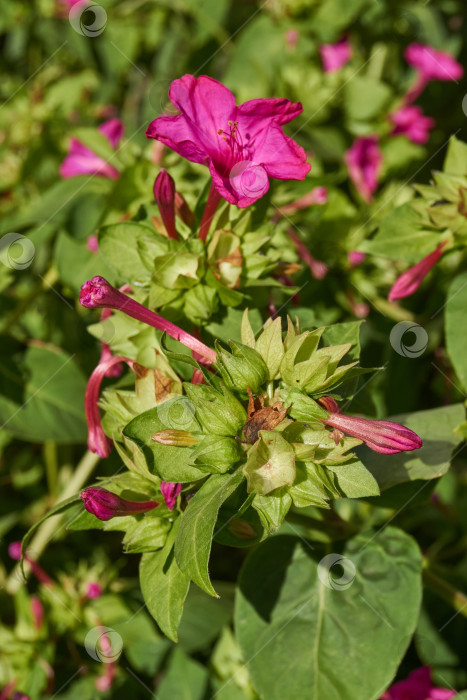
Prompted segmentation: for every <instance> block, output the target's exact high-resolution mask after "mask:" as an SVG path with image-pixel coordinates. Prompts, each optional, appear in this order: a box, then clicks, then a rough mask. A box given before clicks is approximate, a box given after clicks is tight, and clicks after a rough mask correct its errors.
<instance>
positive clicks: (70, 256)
mask: <svg viewBox="0 0 467 700" xmlns="http://www.w3.org/2000/svg"><path fill="white" fill-rule="evenodd" d="M55 263H56V265H57V269H58V274H59V276H60V279H61V280H62V282H63V283H64V284H67V285H69V286H70V287H71V288H72V290H73V291H74V292H75V293H77V292H79V290H80V288H81V285H82V284H83V282H84V281H85V280H89V279H92V277H94V276H95V275H102V277H105V278H106V279H107V280H108V281H109V282H110V283H111V284H113V283H114V282H115V281H116V280H115V273H114V271H113V270H112V269H111V268H110V267H109V266H108V265H107V263H106V261H105V260H104V259H103V258H102V256H101V254H100V251H98V252H97V253H91V251H89V250H88V249H87V248H86V246H85V245H84V241H77V240H75V239H74V238H71V237H70V236H68V235H67V234H66V233H63V232H61V233H60V234H59V236H58V238H57V243H56V246H55Z"/></svg>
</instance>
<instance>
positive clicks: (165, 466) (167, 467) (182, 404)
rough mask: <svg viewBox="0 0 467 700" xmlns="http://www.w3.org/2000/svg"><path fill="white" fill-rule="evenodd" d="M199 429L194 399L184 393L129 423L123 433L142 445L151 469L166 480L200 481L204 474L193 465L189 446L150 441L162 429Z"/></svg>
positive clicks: (196, 430)
mask: <svg viewBox="0 0 467 700" xmlns="http://www.w3.org/2000/svg"><path fill="white" fill-rule="evenodd" d="M167 429H173V430H187V431H188V432H194V433H197V432H200V428H199V425H198V423H197V421H196V420H195V418H194V409H193V408H192V404H191V402H190V401H189V400H188V399H187V398H186V397H182V396H177V397H174V398H172V399H167V401H163V402H162V403H160V404H158V405H157V406H155V407H154V408H151V409H150V410H149V411H145V412H144V413H141V414H140V415H139V416H137V417H136V418H133V420H132V421H130V422H129V423H128V425H127V426H126V427H125V429H124V431H123V434H124V435H125V436H126V437H128V438H130V439H131V440H133V441H134V442H135V443H136V444H137V445H139V446H140V447H142V448H143V452H144V454H145V456H146V459H147V461H148V465H149V467H150V470H151V471H153V472H154V473H156V474H158V475H159V476H160V477H161V479H163V480H164V481H173V482H181V483H186V482H188V481H198V479H202V478H203V477H204V476H205V475H204V474H203V472H202V471H200V470H199V469H198V468H197V467H193V466H191V448H190V447H172V446H169V445H161V444H159V443H158V442H155V441H154V440H151V435H153V434H154V433H157V432H159V431H160V430H167Z"/></svg>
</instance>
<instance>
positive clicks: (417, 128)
mask: <svg viewBox="0 0 467 700" xmlns="http://www.w3.org/2000/svg"><path fill="white" fill-rule="evenodd" d="M389 119H390V120H391V122H392V123H393V124H394V129H393V131H392V133H393V135H394V136H396V135H397V134H403V135H404V136H407V138H408V139H410V141H413V142H414V143H426V142H427V141H428V139H429V138H430V129H433V128H434V127H435V125H436V122H435V120H434V119H432V118H431V117H426V116H425V115H424V114H423V110H422V108H421V107H418V106H416V105H407V106H405V107H401V108H400V109H398V110H397V112H393V114H390V115H389Z"/></svg>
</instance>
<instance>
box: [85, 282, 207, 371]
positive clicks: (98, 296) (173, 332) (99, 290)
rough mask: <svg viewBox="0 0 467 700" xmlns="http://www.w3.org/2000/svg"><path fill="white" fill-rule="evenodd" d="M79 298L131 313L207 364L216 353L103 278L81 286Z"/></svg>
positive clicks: (89, 303) (92, 307)
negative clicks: (186, 348) (196, 354)
mask: <svg viewBox="0 0 467 700" xmlns="http://www.w3.org/2000/svg"><path fill="white" fill-rule="evenodd" d="M79 300H80V302H81V304H82V305H83V306H86V307H87V308H90V309H95V308H109V309H118V310H119V311H123V313H125V314H127V316H131V318H135V319H136V320H137V321H142V323H146V324H147V325H148V326H152V327H153V328H157V330H160V331H165V332H166V333H167V335H170V337H171V338H174V339H175V340H178V341H179V342H180V343H183V345H186V347H188V348H190V349H191V350H193V351H195V352H197V353H198V354H199V355H201V356H202V357H204V358H205V360H207V361H208V362H209V363H211V364H212V363H214V362H216V359H217V354H216V352H215V351H214V350H211V348H208V346H207V345H205V344H204V343H202V342H201V341H200V340H197V338H194V337H193V336H192V335H190V334H189V333H186V332H185V331H183V330H182V329H181V328H179V327H178V326H176V325H175V324H173V323H171V322H170V321H166V320H165V319H164V318H162V316H159V315H158V314H156V313H154V311H150V309H147V308H146V307H145V306H143V305H142V304H140V303H138V302H137V301H135V300H134V299H132V298H131V297H129V296H127V295H126V294H124V293H123V292H120V291H119V290H118V289H115V287H112V285H111V284H109V282H107V280H106V279H104V278H103V277H100V276H97V277H93V278H92V280H90V281H88V282H85V283H84V284H83V286H82V287H81V291H80V294H79ZM120 359H122V358H120Z"/></svg>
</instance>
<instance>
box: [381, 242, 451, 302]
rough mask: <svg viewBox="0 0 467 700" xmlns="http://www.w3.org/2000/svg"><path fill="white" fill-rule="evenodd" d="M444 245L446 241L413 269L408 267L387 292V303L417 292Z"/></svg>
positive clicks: (440, 254)
mask: <svg viewBox="0 0 467 700" xmlns="http://www.w3.org/2000/svg"><path fill="white" fill-rule="evenodd" d="M446 243H447V241H443V242H442V243H440V244H439V246H438V247H437V248H436V249H435V250H433V251H432V252H431V253H430V254H429V255H427V256H426V257H425V258H423V259H422V260H420V262H418V263H417V264H416V265H414V266H413V267H409V269H408V270H406V271H405V272H403V273H402V275H401V276H400V277H398V278H397V280H396V281H395V282H394V284H393V286H392V287H391V291H390V292H389V295H388V299H389V301H396V299H404V298H405V297H409V296H410V295H411V294H413V293H414V292H416V291H417V289H418V288H419V286H420V285H421V283H422V282H423V280H424V279H425V277H426V276H427V274H428V273H429V272H430V270H431V268H432V267H434V266H435V265H436V263H437V262H438V260H439V259H440V257H441V256H442V254H443V248H444V246H445V245H446Z"/></svg>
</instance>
